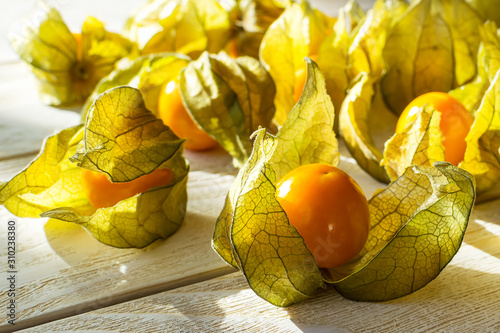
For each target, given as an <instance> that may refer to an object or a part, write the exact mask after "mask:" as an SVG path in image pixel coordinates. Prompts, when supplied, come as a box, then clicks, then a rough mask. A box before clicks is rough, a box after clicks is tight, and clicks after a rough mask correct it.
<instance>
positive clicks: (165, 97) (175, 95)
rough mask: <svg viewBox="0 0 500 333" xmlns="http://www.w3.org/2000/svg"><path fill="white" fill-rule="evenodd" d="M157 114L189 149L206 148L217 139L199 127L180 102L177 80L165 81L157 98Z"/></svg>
mask: <svg viewBox="0 0 500 333" xmlns="http://www.w3.org/2000/svg"><path fill="white" fill-rule="evenodd" d="M158 116H159V118H160V119H161V120H162V121H163V123H164V124H165V125H167V126H168V127H170V128H171V129H172V131H173V132H174V133H175V134H176V135H177V136H178V137H180V138H183V139H186V145H185V146H186V148H187V149H190V150H208V149H211V148H214V147H216V146H217V141H216V140H215V139H213V138H212V137H211V136H210V135H208V134H207V132H205V131H204V130H203V129H201V128H200V127H199V126H198V125H197V124H196V123H195V122H194V120H193V118H192V117H191V115H190V114H189V113H188V111H187V110H186V108H185V107H184V104H183V103H182V98H181V94H180V91H179V82H178V80H172V81H169V82H167V83H166V84H165V85H164V86H163V89H162V92H161V93H160V96H159V99H158Z"/></svg>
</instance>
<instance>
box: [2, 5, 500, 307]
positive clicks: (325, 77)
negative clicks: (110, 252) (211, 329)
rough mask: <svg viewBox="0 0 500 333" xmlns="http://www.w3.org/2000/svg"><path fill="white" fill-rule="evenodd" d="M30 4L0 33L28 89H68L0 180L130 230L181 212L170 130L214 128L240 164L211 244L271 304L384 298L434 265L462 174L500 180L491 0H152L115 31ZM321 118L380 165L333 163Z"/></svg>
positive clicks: (189, 140) (453, 214)
mask: <svg viewBox="0 0 500 333" xmlns="http://www.w3.org/2000/svg"><path fill="white" fill-rule="evenodd" d="M42 6H43V8H42V9H41V10H42V13H44V17H43V19H42V20H39V23H38V25H30V26H29V27H27V28H26V29H25V30H24V31H23V33H22V34H21V35H15V36H12V38H11V42H12V45H13V46H14V48H15V50H16V51H17V52H18V53H19V55H20V56H21V58H22V59H23V60H25V61H26V62H27V63H29V64H30V65H31V68H32V70H33V73H34V75H35V76H36V78H37V80H38V87H39V93H40V97H41V99H42V101H43V102H45V103H47V104H52V105H68V104H75V103H76V104H78V103H80V104H81V103H84V104H83V108H82V124H81V125H78V126H75V127H72V128H68V129H65V130H63V131H61V132H60V133H58V134H56V135H54V136H51V137H49V138H47V140H46V141H45V143H44V146H43V149H42V151H41V153H40V154H39V156H38V157H37V158H36V159H35V160H34V161H33V162H32V163H31V164H30V165H29V166H28V167H27V168H26V169H24V170H23V171H22V172H20V173H19V174H18V175H16V176H15V177H13V178H12V179H11V180H10V181H9V182H6V183H3V184H0V203H1V204H3V205H4V206H5V207H6V208H7V209H8V210H9V211H11V212H12V213H14V214H16V215H18V216H27V217H38V216H45V217H50V218H53V219H59V220H63V221H67V222H73V223H77V224H80V225H81V226H83V227H85V228H86V229H87V230H88V231H89V232H90V233H91V234H92V235H93V236H94V237H95V238H97V239H98V240H99V241H101V242H103V243H105V244H108V245H111V246H115V247H144V246H147V245H148V244H150V243H151V242H153V241H155V240H156V239H158V238H161V239H164V238H167V237H168V236H170V235H171V234H173V233H174V232H175V231H176V230H177V229H178V227H179V226H180V225H181V223H182V221H183V219H184V215H185V212H186V202H187V191H186V183H187V177H188V172H189V164H188V162H187V160H186V159H185V157H184V156H183V151H184V148H186V149H189V150H195V151H200V152H201V153H203V151H206V150H209V149H214V148H216V147H222V148H223V149H224V150H225V151H227V153H228V154H230V155H231V156H232V158H233V164H234V165H235V167H237V168H240V170H239V173H238V175H237V177H236V179H235V181H234V184H233V185H232V187H231V189H230V191H229V193H228V194H227V198H226V201H225V204H224V207H223V210H222V212H221V214H220V216H219V218H218V219H217V222H216V224H215V232H214V235H213V239H212V246H213V248H214V250H215V251H217V253H218V254H219V255H220V256H221V257H222V258H223V259H224V260H226V261H227V262H228V263H229V264H230V265H232V266H234V267H236V268H238V269H240V270H241V271H242V272H243V274H244V275H245V277H246V279H247V281H248V283H249V285H250V287H251V288H252V289H253V290H254V291H255V292H256V293H257V294H258V295H259V296H260V297H262V298H264V299H265V300H267V301H269V302H271V303H273V304H276V305H279V306H286V305H290V304H293V303H295V302H298V301H301V300H303V299H305V298H308V297H310V296H311V295H313V294H314V293H316V292H317V291H318V290H319V289H321V288H325V287H326V286H333V287H334V288H336V289H337V290H338V291H339V292H340V293H341V294H342V295H344V296H345V297H347V298H350V299H355V300H370V301H382V300H389V299H393V298H397V297H401V296H404V295H407V294H409V293H411V292H413V291H415V290H417V289H419V288H421V287H423V286H424V285H426V284H427V283H428V282H429V281H431V280H432V279H434V278H435V277H436V276H437V275H438V274H439V272H440V271H441V270H442V269H443V268H444V267H445V266H446V265H447V264H448V262H449V261H450V260H451V259H452V258H453V256H454V255H455V254H456V252H457V251H458V249H459V247H460V244H461V242H462V239H463V236H464V233H465V230H466V227H467V223H468V220H469V215H470V212H471V210H472V207H473V205H474V202H475V199H476V192H477V193H478V195H479V197H480V198H481V196H483V197H484V198H486V197H488V195H491V193H493V192H492V191H494V189H495V186H496V185H498V183H499V180H500V153H499V147H500V134H499V133H500V74H499V73H500V72H499V69H500V63H499V62H498V61H497V59H500V39H499V37H498V34H497V28H496V25H495V23H493V22H491V21H487V19H488V18H489V17H488V15H489V13H491V12H494V10H490V9H491V8H490V7H489V6H490V5H489V4H485V3H483V2H481V3H480V2H473V1H472V2H470V3H468V2H465V1H464V0H452V1H440V0H417V1H413V2H412V3H411V4H408V3H406V2H405V1H402V0H399V1H398V0H396V1H382V0H379V1H376V2H375V4H374V7H373V8H372V9H370V10H369V11H367V12H366V13H365V12H363V10H361V8H360V7H359V6H358V4H357V2H356V1H348V3H347V4H346V6H344V7H343V8H342V9H341V10H340V11H339V14H338V17H336V18H331V17H328V16H327V15H325V14H323V13H322V12H320V11H318V10H315V9H312V7H311V5H310V4H309V3H308V2H307V1H306V0H297V1H291V0H290V1H287V0H283V1H280V0H271V1H261V0H240V1H222V0H220V1H216V0H205V1H195V0H184V1H180V0H150V1H149V2H148V3H146V4H145V5H144V6H143V7H142V8H141V9H140V10H139V11H138V12H137V14H136V15H135V16H133V17H131V18H129V19H128V21H127V24H126V28H125V31H124V34H123V35H120V34H116V33H110V32H108V31H106V30H105V29H104V26H103V24H102V23H101V22H99V21H98V20H96V19H95V18H89V19H87V20H86V21H85V23H84V25H83V28H82V31H81V33H72V32H71V31H69V29H68V28H67V26H66V25H65V24H64V22H63V20H62V19H61V17H60V15H59V13H58V12H57V11H56V10H55V9H54V8H50V7H48V6H45V5H42ZM472 6H475V7H474V8H473V7H472ZM491 6H495V4H493V3H492V4H491ZM458 14H459V15H458ZM481 15H482V16H481ZM464 22H467V23H466V24H464ZM497 89H498V90H497ZM335 119H338V121H335ZM337 135H340V136H342V138H343V141H344V142H345V145H346V146H347V148H348V149H349V151H350V153H351V155H352V156H353V157H354V159H355V160H356V161H357V163H358V164H359V166H360V167H361V168H362V169H364V170H365V171H367V172H368V173H369V174H371V175H372V176H373V177H375V178H376V179H377V180H379V181H381V182H385V183H388V185H387V187H386V188H384V189H382V190H380V191H378V192H377V193H376V194H375V195H374V196H373V197H372V198H371V199H369V200H367V199H366V198H365V195H364V194H363V191H362V190H361V188H360V186H359V185H358V184H357V183H356V182H355V180H354V179H352V178H351V177H350V176H349V175H348V174H347V173H345V172H344V171H342V170H341V169H339V168H338V167H337V166H338V164H339V161H340V154H339V151H338V144H337ZM207 241H209V240H207Z"/></svg>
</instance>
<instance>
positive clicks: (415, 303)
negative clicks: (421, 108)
mask: <svg viewBox="0 0 500 333" xmlns="http://www.w3.org/2000/svg"><path fill="white" fill-rule="evenodd" d="M499 204H500V201H496V202H491V203H488V204H483V205H480V206H478V207H476V209H475V211H474V213H473V216H472V219H471V222H470V225H469V228H468V231H467V234H466V238H465V243H464V244H463V245H462V247H461V249H460V251H459V252H458V254H457V256H456V257H455V258H454V259H453V260H452V262H451V263H450V264H449V266H448V267H446V268H445V269H444V270H443V272H442V273H441V274H440V275H439V276H438V277H437V278H436V279H435V280H433V281H432V282H431V283H429V284H428V285H427V286H425V287H424V288H422V289H420V290H418V291H416V292H414V293H413V294H411V295H408V296H406V297H403V298H400V299H397V300H393V301H389V302H382V303H369V302H354V301H350V300H347V299H345V298H343V297H342V296H340V295H339V294H338V293H337V292H336V291H335V290H333V289H328V290H324V291H321V292H319V293H318V295H317V296H316V297H314V298H312V299H310V300H308V301H306V302H303V303H300V304H296V305H293V306H291V307H289V308H278V307H275V306H273V305H271V304H269V303H267V302H265V301H263V300H262V299H260V298H259V297H257V296H256V295H255V294H254V293H253V292H252V291H251V290H250V289H249V288H248V285H247V284H246V281H245V279H244V277H243V275H242V274H240V273H234V274H230V275H227V276H224V277H220V278H216V279H213V280H210V281H206V282H202V283H198V284H193V285H189V286H186V287H182V288H178V289H175V290H172V291H168V292H164V293H161V294H158V295H154V296H149V297H145V298H142V299H137V300H134V301H131V302H127V303H123V304H120V305H116V306H112V307H108V308H103V309H99V310H96V311H92V312H89V313H86V314H83V315H80V316H76V317H72V318H67V319H64V320H60V321H56V322H53V323H50V324H46V325H43V326H40V327H37V328H36V329H33V330H28V332H31V331H33V332H35V331H38V332H39V331H54V332H63V331H78V332H92V331H95V330H99V331H100V332H218V331H227V332H256V333H257V332H499V331H500V315H499V314H500V302H499V301H498V300H499V299H500V288H499V287H498V286H499V283H500V246H499V244H500V212H499V210H498V205H499ZM486 221H489V222H486Z"/></svg>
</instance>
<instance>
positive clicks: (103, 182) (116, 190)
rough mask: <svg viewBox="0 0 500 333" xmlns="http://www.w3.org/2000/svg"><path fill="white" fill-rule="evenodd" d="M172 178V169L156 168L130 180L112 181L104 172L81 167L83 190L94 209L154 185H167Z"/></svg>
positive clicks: (107, 205) (112, 203) (116, 201)
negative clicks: (122, 181) (123, 181)
mask: <svg viewBox="0 0 500 333" xmlns="http://www.w3.org/2000/svg"><path fill="white" fill-rule="evenodd" d="M173 178H174V173H173V172H172V170H170V169H156V170H154V171H153V172H151V173H150V174H147V175H144V176H142V177H139V178H137V179H134V180H132V181H130V182H125V183H112V182H111V181H110V180H109V179H108V178H107V177H106V175H105V174H104V173H101V172H96V171H92V170H87V169H82V183H83V184H82V185H83V191H84V193H85V195H86V196H87V199H88V200H89V202H90V204H91V205H92V206H93V207H94V208H95V209H98V208H105V207H112V206H114V205H116V204H117V203H118V202H119V201H122V200H124V199H127V198H130V197H133V196H134V195H136V194H139V193H143V192H146V191H147V190H149V189H151V188H153V187H155V186H165V185H168V184H169V183H170V182H171V181H172V179H173Z"/></svg>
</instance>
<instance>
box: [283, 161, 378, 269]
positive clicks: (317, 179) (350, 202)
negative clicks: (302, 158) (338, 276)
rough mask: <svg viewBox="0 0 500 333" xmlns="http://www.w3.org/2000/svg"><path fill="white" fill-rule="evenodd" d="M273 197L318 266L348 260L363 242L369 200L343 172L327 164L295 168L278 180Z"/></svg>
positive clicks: (327, 266) (366, 230)
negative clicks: (274, 196)
mask: <svg viewBox="0 0 500 333" xmlns="http://www.w3.org/2000/svg"><path fill="white" fill-rule="evenodd" d="M276 198H277V200H278V202H279V203H280V205H281V207H282V208H283V210H284V211H285V213H286V215H287V217H288V220H289V221H290V224H291V225H293V226H294V227H295V228H296V229H297V231H298V232H299V234H300V235H301V236H302V238H303V239H304V242H305V244H306V246H307V248H308V249H309V250H310V251H311V253H312V255H313V256H314V259H315V260H316V263H317V264H318V266H319V267H321V268H333V267H337V266H339V265H342V264H345V263H347V262H348V261H350V260H351V259H352V258H354V257H355V256H356V255H357V254H358V253H359V252H360V251H361V249H362V248H363V246H364V244H365V243H366V240H367V238H368V232H369V229H370V213H369V209H368V202H367V200H366V198H365V195H364V194H363V191H362V190H361V188H360V187H359V185H358V184H357V183H356V182H355V181H354V180H353V179H352V178H351V177H350V176H349V175H348V174H347V173H345V172H344V171H342V170H340V169H338V168H336V167H334V166H331V165H326V164H308V165H304V166H301V167H298V168H296V169H294V170H292V171H290V172H289V173H287V174H286V175H285V176H283V178H281V179H280V180H279V181H278V182H277V184H276Z"/></svg>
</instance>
